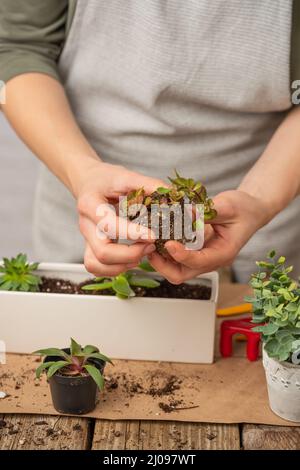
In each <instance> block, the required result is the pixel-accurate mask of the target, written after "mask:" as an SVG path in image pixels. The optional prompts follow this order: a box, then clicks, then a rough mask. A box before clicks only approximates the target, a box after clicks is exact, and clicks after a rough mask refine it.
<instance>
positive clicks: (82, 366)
mask: <svg viewBox="0 0 300 470" xmlns="http://www.w3.org/2000/svg"><path fill="white" fill-rule="evenodd" d="M33 354H37V355H39V356H58V357H61V361H48V362H43V363H42V364H41V365H40V366H39V367H38V368H37V369H36V377H37V378H38V379H39V378H40V376H41V374H42V372H43V371H46V370H47V378H48V379H50V378H51V377H52V376H53V375H54V374H55V373H56V372H58V371H59V370H61V371H62V372H63V374H64V375H69V376H77V375H81V374H82V373H84V372H87V373H88V374H89V375H90V376H91V377H92V379H93V380H94V381H95V382H96V384H97V386H98V387H99V389H100V390H103V388H104V378H103V376H102V374H101V372H100V371H99V369H97V367H95V365H93V362H92V359H100V360H101V361H103V362H110V363H111V364H112V361H111V359H110V358H109V357H107V356H104V354H101V353H100V352H99V349H98V348H97V347H96V346H92V345H87V346H85V347H84V348H83V347H82V346H80V344H78V343H76V341H75V340H74V339H72V338H71V345H70V354H68V353H66V352H65V351H63V350H62V349H58V348H49V349H40V350H38V351H35V352H34V353H33Z"/></svg>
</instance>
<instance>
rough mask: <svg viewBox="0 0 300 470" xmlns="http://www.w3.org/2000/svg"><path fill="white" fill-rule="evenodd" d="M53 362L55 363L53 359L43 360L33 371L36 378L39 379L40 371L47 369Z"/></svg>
mask: <svg viewBox="0 0 300 470" xmlns="http://www.w3.org/2000/svg"><path fill="white" fill-rule="evenodd" d="M53 364H55V361H49V362H43V363H42V364H41V365H40V366H39V367H38V368H37V369H36V371H35V375H36V378H37V379H39V378H40V376H41V373H42V372H43V371H44V370H45V369H49V367H51V366H52V365H53Z"/></svg>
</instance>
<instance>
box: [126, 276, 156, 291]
mask: <svg viewBox="0 0 300 470" xmlns="http://www.w3.org/2000/svg"><path fill="white" fill-rule="evenodd" d="M129 284H130V285H131V286H136V287H148V288H149V289H150V288H154V287H159V286H160V282H158V281H156V280H155V279H150V278H149V277H142V276H136V275H133V276H132V277H131V278H130V280H129Z"/></svg>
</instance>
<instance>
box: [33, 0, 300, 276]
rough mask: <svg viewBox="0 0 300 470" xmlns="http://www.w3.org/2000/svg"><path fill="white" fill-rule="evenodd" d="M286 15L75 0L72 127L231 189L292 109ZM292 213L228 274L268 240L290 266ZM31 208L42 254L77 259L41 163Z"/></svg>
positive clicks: (243, 6) (276, 7) (178, 1)
mask: <svg viewBox="0 0 300 470" xmlns="http://www.w3.org/2000/svg"><path fill="white" fill-rule="evenodd" d="M291 15H292V1H290V0H264V2H261V1H260V0H244V1H243V2H240V1H239V0H228V1H226V2H225V1H223V0H214V1H213V2H212V1H209V0H202V1H198V0H186V1H184V2H183V1H182V0H145V1H141V0H126V1H124V0H110V1H109V2H107V1H105V0H89V1H88V2H87V1H84V0H79V1H78V4H77V8H76V12H75V17H74V20H73V23H72V26H71V30H70V33H69V36H68V38H67V42H66V44H65V47H64V50H63V52H62V55H61V58H60V63H59V67H60V72H61V75H62V77H63V80H64V83H65V87H66V91H67V93H68V96H69V98H70V101H71V105H72V108H73V110H74V112H75V115H76V118H77V121H78V123H79V125H80V127H81V128H82V130H83V132H84V133H85V135H86V136H87V138H88V139H89V141H90V142H91V144H92V145H93V147H94V148H95V149H96V151H97V152H98V153H99V155H100V156H101V158H102V159H104V160H105V161H107V162H110V163H116V164H122V165H124V166H126V167H128V168H130V169H134V170H136V171H139V172H142V173H144V174H147V175H151V176H158V177H162V178H166V177H167V176H168V175H170V174H172V172H173V169H174V168H175V167H176V168H177V169H178V170H179V171H180V172H181V173H182V174H183V175H185V176H194V177H196V178H199V179H200V180H202V181H203V182H204V183H206V185H207V186H208V189H209V192H210V194H216V193H218V192H220V191H224V190H226V189H233V188H236V187H237V185H238V184H239V182H240V180H241V178H242V177H243V176H244V175H245V173H246V172H247V171H248V170H249V169H250V168H251V166H252V165H253V164H254V163H255V161H256V160H257V159H258V158H259V157H260V155H261V153H262V152H263V150H264V148H265V146H266V144H267V143H268V141H269V140H270V138H271V136H272V134H273V133H274V131H275V130H276V128H277V127H278V125H279V124H280V123H281V121H282V119H284V117H285V115H286V112H287V111H288V110H289V109H290V106H291V103H290V73H289V70H290V36H291ZM283 158H284V155H283ZM299 209H300V202H299V201H295V202H294V203H293V204H292V205H291V206H290V207H289V208H288V209H286V210H285V211H284V212H283V213H281V214H280V215H278V216H277V217H276V218H275V219H274V220H273V221H272V222H271V223H270V224H269V225H268V226H267V227H265V228H263V229H262V230H261V231H260V232H259V233H257V234H256V235H255V236H254V237H253V239H252V240H251V241H250V242H249V243H248V245H247V246H246V247H245V248H244V249H243V250H242V252H241V253H240V255H239V256H238V258H237V260H236V262H235V265H234V271H235V275H236V277H237V279H238V280H240V281H247V279H248V277H249V274H250V272H251V271H252V270H253V268H254V260H255V259H257V258H260V257H262V256H264V254H265V252H266V251H268V250H269V248H271V247H275V248H277V249H278V250H279V251H280V252H281V253H285V254H287V256H288V258H290V259H293V262H294V263H295V264H296V266H297V268H298V271H300V254H298V253H297V248H296V239H297V236H298V233H299V230H300V228H299V223H298V221H297V219H298V215H299V212H300V211H299ZM35 214H36V220H35V246H36V250H37V255H38V257H39V258H40V259H45V260H55V261H79V260H81V259H82V256H83V240H82V238H81V236H80V234H79V232H78V226H77V215H76V210H75V202H74V201H73V200H72V197H71V196H70V195H69V194H68V191H67V190H66V189H65V188H64V187H63V186H62V185H61V184H60V183H59V182H58V181H57V180H56V178H55V177H54V176H52V175H51V174H50V173H49V172H48V170H46V169H43V170H42V174H41V179H40V183H39V188H38V192H37V203H36V211H35Z"/></svg>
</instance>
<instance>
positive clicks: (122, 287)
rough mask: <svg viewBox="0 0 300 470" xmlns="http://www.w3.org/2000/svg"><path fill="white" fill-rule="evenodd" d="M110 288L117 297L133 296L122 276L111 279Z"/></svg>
mask: <svg viewBox="0 0 300 470" xmlns="http://www.w3.org/2000/svg"><path fill="white" fill-rule="evenodd" d="M112 288H113V290H114V291H115V292H116V293H117V294H118V295H121V296H124V297H126V298H129V297H134V296H135V293H134V291H133V290H132V289H131V288H130V285H129V282H128V280H127V279H126V277H125V276H124V275H122V274H120V275H119V276H117V277H115V278H114V279H113V282H112Z"/></svg>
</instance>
